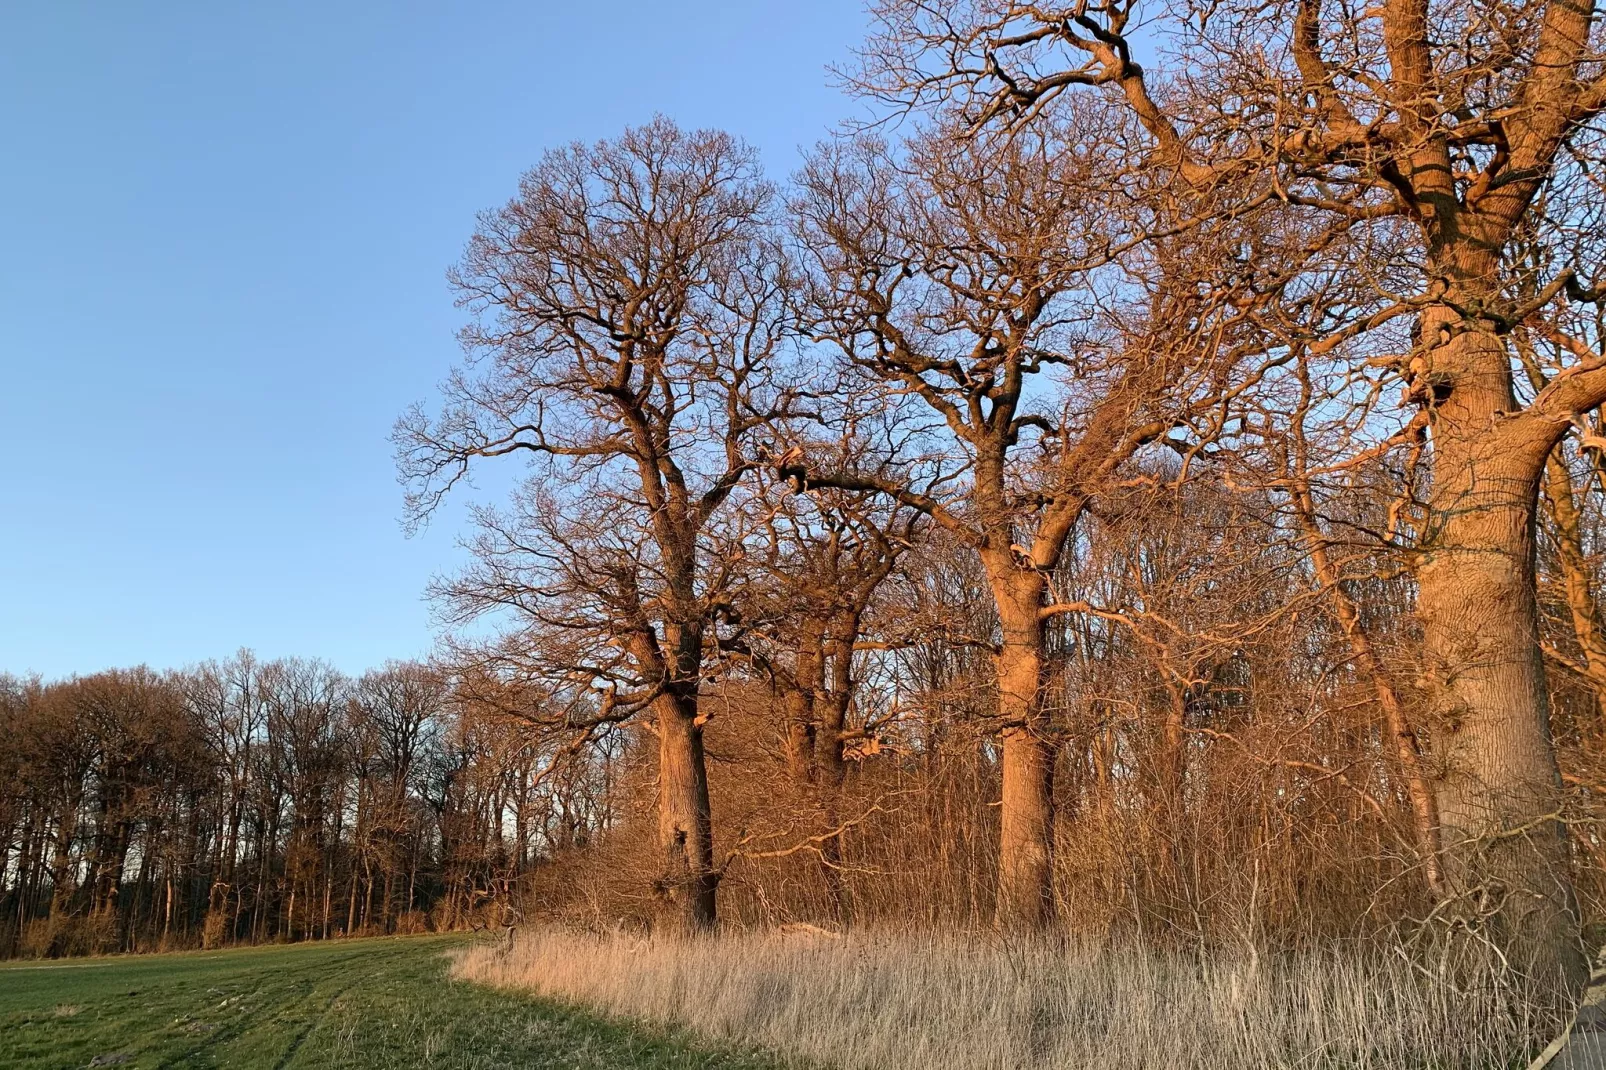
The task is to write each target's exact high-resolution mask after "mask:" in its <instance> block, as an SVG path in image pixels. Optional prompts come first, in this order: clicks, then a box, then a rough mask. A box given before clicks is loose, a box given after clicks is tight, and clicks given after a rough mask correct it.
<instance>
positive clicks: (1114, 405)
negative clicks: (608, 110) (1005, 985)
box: [782, 109, 1231, 925]
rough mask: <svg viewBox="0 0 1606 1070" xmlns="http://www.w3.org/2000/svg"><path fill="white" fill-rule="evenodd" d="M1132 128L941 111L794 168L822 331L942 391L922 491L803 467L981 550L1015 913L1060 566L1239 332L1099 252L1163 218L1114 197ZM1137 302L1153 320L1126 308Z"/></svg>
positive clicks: (1036, 834) (1191, 402)
mask: <svg viewBox="0 0 1606 1070" xmlns="http://www.w3.org/2000/svg"><path fill="white" fill-rule="evenodd" d="M1123 137H1124V133H1123V132H1122V131H1121V130H1120V129H1119V127H1118V126H1113V125H1111V124H1109V123H1108V122H1106V121H1105V116H1104V113H1103V112H1101V111H1098V110H1095V109H1084V110H1082V111H1078V112H1077V113H1076V114H1073V115H1065V116H1061V117H1060V118H1059V119H1058V120H1056V121H1055V122H1052V123H1050V122H1045V123H1044V124H1043V125H1041V126H1039V127H1036V128H1034V129H1033V130H1032V131H1031V132H1030V133H1029V134H1028V135H1026V136H1023V137H1019V138H1015V139H1012V140H1009V141H1004V142H994V141H983V140H977V139H970V140H963V139H956V138H955V137H954V136H953V133H952V131H949V130H944V129H941V128H939V129H936V130H934V131H932V132H930V133H928V134H925V135H923V136H920V137H917V138H915V139H914V140H911V141H910V142H908V143H907V144H905V145H904V146H902V147H901V149H900V150H899V151H897V152H894V151H893V150H892V149H891V148H889V147H888V146H887V145H885V144H884V143H881V142H879V141H877V140H874V139H859V140H857V141H853V142H849V143H845V144H838V145H831V146H827V147H826V148H825V149H823V150H822V151H821V153H820V154H819V155H817V156H816V158H815V159H814V160H813V161H811V163H810V164H809V166H808V168H807V169H806V170H805V172H804V173H803V175H802V176H801V178H800V185H801V191H800V193H799V195H798V199H797V212H798V215H799V217H800V219H801V223H800V228H801V234H802V242H803V244H804V245H805V246H806V247H807V249H808V250H809V251H810V254H811V255H812V256H813V257H814V258H815V264H816V275H817V283H816V285H817V287H818V294H817V296H816V298H815V311H814V323H815V327H814V329H815V331H816V333H817V334H818V335H819V336H821V337H822V338H825V339H829V340H830V341H831V342H832V343H834V344H835V345H836V346H837V347H838V348H839V349H840V350H841V352H842V353H843V354H844V355H845V357H846V358H847V360H848V361H849V362H851V364H852V365H853V366H854V367H856V368H857V369H858V370H859V371H860V372H861V373H862V374H863V375H865V376H866V377H867V378H868V379H869V380H871V381H874V382H879V383H881V384H884V385H885V386H886V387H887V388H888V390H889V393H888V395H887V396H888V403H889V404H893V403H895V402H896V401H899V400H901V399H915V403H918V404H924V405H925V406H926V407H928V408H929V410H930V411H931V412H932V413H933V414H934V415H935V417H936V422H937V428H936V429H933V430H932V431H930V432H924V433H921V434H917V435H916V436H914V438H913V439H912V441H911V443H910V448H911V450H912V451H913V452H914V455H916V456H918V455H921V454H924V455H925V456H926V457H927V458H928V461H929V463H928V464H927V466H926V467H927V469H928V470H929V473H930V475H929V477H928V479H927V485H926V487H925V488H924V489H917V487H916V486H915V485H912V484H911V483H910V482H908V481H898V480H889V479H887V478H884V477H882V476H878V475H876V474H874V473H870V472H865V471H859V470H854V469H853V468H852V467H851V466H850V467H848V468H846V469H838V470H835V471H831V470H828V466H822V465H820V464H819V463H817V462H816V463H809V461H808V459H807V458H804V459H803V460H802V461H800V462H798V463H797V464H795V465H793V466H792V468H793V469H795V471H796V473H797V477H798V478H799V479H800V480H801V481H802V482H803V483H804V484H805V485H816V486H832V487H837V488H841V489H846V490H860V491H862V490H875V491H879V492H882V493H885V494H887V495H889V496H891V497H893V498H895V499H897V500H898V501H900V502H902V503H904V504H905V505H907V506H909V507H911V508H915V509H919V510H922V511H924V512H926V513H928V514H929V515H931V516H932V517H933V519H934V520H935V522H936V523H937V524H938V525H940V526H942V527H943V528H945V529H947V530H948V531H949V532H951V533H953V534H954V535H955V536H956V537H957V538H959V539H960V540H961V541H962V542H963V543H964V544H965V545H966V546H967V547H969V548H970V549H971V550H972V551H974V552H975V553H977V554H979V555H980V557H981V560H982V563H983V565H984V567H985V568H986V571H987V576H988V580H989V583H990V585H991V588H992V595H993V600H994V603H995V606H996V610H997V614H998V622H999V634H998V638H997V645H996V651H995V661H996V667H997V680H998V710H997V730H998V732H999V733H1000V735H1001V736H1002V739H1003V789H1002V790H1003V807H1002V832H1001V843H1000V856H999V857H1000V863H999V887H998V906H997V915H998V920H999V921H1000V923H1003V924H1024V925H1035V924H1040V923H1042V922H1043V921H1045V920H1046V919H1047V918H1048V916H1049V914H1050V913H1051V909H1050V906H1051V895H1050V877H1051V874H1052V870H1053V861H1052V851H1051V847H1052V843H1053V838H1054V837H1053V812H1052V810H1053V807H1052V799H1053V788H1052V771H1053V765H1054V747H1053V734H1052V732H1051V731H1050V728H1049V726H1048V724H1047V723H1046V721H1045V719H1044V716H1043V710H1042V705H1041V693H1042V675H1043V643H1044V628H1045V622H1046V621H1047V620H1048V618H1050V617H1052V616H1053V615H1055V614H1056V613H1059V612H1065V611H1067V609H1066V608H1065V607H1056V606H1054V605H1053V604H1052V601H1053V600H1052V599H1051V598H1049V597H1048V595H1049V593H1050V592H1049V585H1048V578H1049V576H1050V574H1051V573H1052V572H1053V570H1054V568H1055V567H1056V565H1057V563H1058V561H1059V560H1060V558H1061V555H1062V554H1063V553H1064V550H1065V546H1066V544H1067V540H1068V539H1069V537H1070V534H1071V532H1072V531H1073V529H1074V528H1075V526H1076V524H1077V521H1078V520H1079V518H1080V517H1081V516H1082V514H1083V512H1084V510H1085V509H1086V508H1087V506H1088V503H1089V502H1090V501H1091V500H1092V498H1093V497H1094V496H1095V495H1096V494H1098V493H1099V491H1100V490H1102V489H1105V488H1106V487H1107V485H1108V484H1109V482H1110V481H1111V479H1112V478H1113V476H1114V474H1115V473H1116V472H1117V471H1118V470H1119V469H1120V468H1121V466H1122V465H1123V464H1125V463H1126V462H1127V461H1128V460H1129V459H1130V458H1132V457H1133V456H1134V455H1135V454H1136V452H1137V451H1138V450H1139V449H1140V448H1142V447H1143V446H1144V445H1146V444H1148V443H1150V442H1154V441H1155V440H1157V439H1159V438H1161V437H1162V436H1164V435H1165V434H1166V433H1167V432H1169V431H1170V430H1172V429H1173V428H1174V427H1176V426H1178V425H1180V424H1183V423H1185V422H1187V420H1188V418H1189V415H1190V414H1197V413H1200V412H1205V411H1209V410H1210V408H1211V404H1212V401H1211V400H1210V399H1214V398H1217V397H1219V396H1220V395H1221V389H1220V384H1221V383H1222V382H1223V381H1224V380H1223V378H1222V376H1221V374H1220V366H1221V362H1220V361H1218V356H1219V354H1221V353H1223V352H1227V351H1230V349H1231V343H1230V341H1228V340H1227V334H1229V333H1230V332H1229V331H1224V326H1223V323H1222V322H1220V321H1218V320H1212V319H1211V318H1210V317H1209V316H1207V315H1201V314H1200V307H1199V306H1198V305H1197V304H1191V303H1190V302H1191V298H1192V293H1191V292H1190V289H1189V287H1188V285H1186V284H1181V285H1177V284H1175V282H1166V281H1159V280H1160V279H1161V278H1162V277H1163V276H1164V275H1165V273H1166V269H1165V267H1164V266H1161V267H1160V270H1159V271H1157V272H1155V273H1154V275H1152V276H1151V277H1150V278H1148V279H1145V278H1144V277H1143V273H1142V271H1138V272H1135V273H1133V274H1131V275H1122V273H1121V272H1120V271H1119V270H1110V271H1109V272H1107V273H1106V271H1105V270H1104V269H1107V268H1110V266H1111V265H1112V263H1113V261H1114V259H1115V250H1116V249H1118V248H1122V247H1126V246H1128V245H1129V244H1130V238H1131V235H1132V234H1134V233H1142V232H1143V231H1144V228H1145V227H1146V226H1149V225H1151V224H1152V221H1153V217H1152V215H1147V216H1146V214H1145V212H1144V211H1143V210H1142V209H1134V208H1133V206H1132V205H1130V204H1128V205H1127V206H1125V207H1126V208H1127V209H1129V210H1127V211H1117V207H1116V205H1115V204H1114V203H1113V202H1110V201H1108V200H1106V199H1105V198H1104V195H1105V194H1106V193H1107V191H1108V190H1109V188H1110V186H1111V183H1112V180H1113V176H1112V175H1111V174H1110V173H1109V169H1110V167H1111V166H1112V165H1111V164H1110V161H1112V160H1115V161H1116V162H1115V164H1114V165H1113V166H1114V168H1115V169H1116V170H1117V171H1118V170H1119V169H1120V167H1121V166H1122V165H1121V164H1120V162H1119V153H1118V152H1117V151H1116V150H1117V148H1118V146H1119V145H1120V144H1121V141H1122V138H1123ZM1133 228H1136V229H1133ZM1204 248H1205V245H1204V243H1202V242H1200V243H1195V244H1194V245H1193V247H1192V248H1191V249H1190V250H1189V252H1190V253H1191V254H1192V255H1195V256H1197V255H1200V254H1201V252H1202V251H1203V250H1204ZM1180 252H1181V251H1180V250H1173V253H1180ZM1186 255H1187V254H1182V255H1180V256H1179V257H1178V262H1180V261H1181V260H1182V259H1184V258H1185V256H1186ZM1158 263H1159V262H1158V261H1150V262H1149V263H1148V264H1147V265H1145V266H1146V267H1147V268H1149V269H1153V268H1154V267H1156V265H1157V264H1158ZM1151 284H1152V285H1151ZM1134 303H1135V304H1136V309H1135V310H1134V308H1133V305H1134ZM1117 308H1119V309H1120V310H1121V312H1122V315H1115V316H1112V315H1111V312H1112V310H1114V309H1117ZM1133 317H1135V318H1136V320H1137V322H1139V323H1147V324H1152V325H1154V328H1155V329H1154V331H1152V332H1151V333H1150V334H1148V335H1147V336H1145V335H1144V334H1143V333H1142V330H1141V329H1139V330H1128V329H1126V328H1125V327H1124V326H1118V325H1124V324H1127V323H1129V322H1130V321H1131V319H1132V318H1133ZM1162 324H1163V325H1164V326H1163V335H1162V333H1161V330H1160V325H1162ZM1055 373H1058V377H1059V383H1058V384H1057V389H1058V391H1060V392H1059V393H1057V392H1056V384H1054V382H1053V380H1054V377H1055ZM1206 422H1207V423H1208V422H1209V421H1206ZM945 436H946V437H945ZM782 470H783V471H787V470H788V468H787V467H786V465H784V464H783V466H782Z"/></svg>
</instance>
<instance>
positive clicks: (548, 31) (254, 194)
mask: <svg viewBox="0 0 1606 1070" xmlns="http://www.w3.org/2000/svg"><path fill="white" fill-rule="evenodd" d="M864 25H865V20H864V16H863V14H862V10H861V4H860V0H808V2H806V3H798V2H796V0H726V2H711V0H697V2H692V0H685V2H660V3H651V2H631V3H603V2H595V0H593V2H579V3H559V2H555V0H545V2H543V0H526V2H522V3H521V2H516V0H496V2H469V3H452V4H447V3H438V4H428V5H426V4H419V3H378V2H372V3H357V2H333V3H329V2H324V3H311V2H305V0H298V2H275V3H261V4H243V3H221V4H219V3H203V2H200V0H193V2H189V0H186V2H179V0H164V2H162V3H152V4H129V3H105V2H96V3H90V2H87V0H48V2H38V3H16V4H6V5H4V8H3V10H0V137H3V139H4V141H3V148H0V153H3V156H0V158H3V160H4V163H3V165H0V671H11V672H29V671H34V672H40V673H43V674H45V675H47V676H58V675H65V674H68V673H72V672H91V671H94V670H97V669H100V668H104V667H108V666H112V665H131V664H137V663H141V662H143V663H146V664H149V665H151V666H153V667H157V668H165V667H169V666H178V665H183V664H186V663H189V662H193V661H196V660H200V659H202V658H207V657H214V656H224V655H227V654H229V653H231V652H232V651H233V650H234V649H235V648H237V647H240V646H249V647H252V648H254V649H255V650H257V651H258V652H259V653H260V654H262V655H264V656H269V657H272V656H279V655H284V654H303V655H316V656H321V657H326V658H329V659H330V660H332V661H333V662H334V663H335V664H336V665H338V666H339V667H341V668H343V669H347V670H353V671H354V670H359V669H361V668H363V667H365V666H367V665H370V664H376V663H378V662H380V661H382V660H383V659H384V658H386V657H408V656H415V655H420V654H424V653H427V652H428V650H429V649H430V647H431V645H432V642H433V632H432V629H431V621H430V616H429V607H428V605H427V604H426V603H425V602H424V601H423V598H422V592H423V589H424V586H425V584H426V582H427V580H428V579H429V577H430V575H431V574H433V573H436V572H440V571H444V570H449V569H451V568H453V567H454V565H455V564H456V563H457V562H460V561H461V551H459V550H458V549H457V546H456V538H457V536H458V535H459V534H460V533H461V518H462V513H461V510H457V511H455V512H452V513H450V514H449V515H447V516H445V517H443V518H442V519H440V520H438V521H437V522H436V523H435V525H434V526H433V527H431V528H430V529H429V530H428V531H427V532H425V533H424V534H423V535H421V536H418V537H415V538H413V539H407V538H405V537H404V536H403V534H402V533H401V530H400V528H399V526H398V524H397V517H398V516H399V514H400V504H401V498H400V489H399V488H398V486H397V485H396V482H395V474H394V469H393V467H392V462H391V455H390V447H389V443H388V441H387V435H388V434H389V430H390V426H391V423H392V422H393V421H394V420H395V418H396V416H397V415H398V414H399V413H400V411H401V410H402V408H403V407H404V406H406V405H407V404H408V403H409V402H411V401H413V400H415V399H428V398H431V397H432V396H433V388H434V384H435V383H436V382H437V381H438V380H439V379H440V378H441V377H442V376H443V375H444V374H445V372H446V371H447V369H448V368H449V366H450V365H451V363H452V362H453V361H454V360H455V359H456V358H457V355H458V350H457V346H456V342H455V340H454V338H453V332H454V331H455V329H456V328H457V326H458V325H459V323H460V322H461V318H462V316H461V313H460V312H459V311H458V310H457V309H455V308H454V307H453V304H452V297H451V294H450V292H449V291H448V289H447V287H446V284H445V282H444V279H443V274H444V271H445V269H446V267H447V266H448V265H449V264H450V263H451V262H452V261H453V260H455V259H456V257H457V255H458V253H459V252H460V250H461V248H462V246H463V244H464V241H465V240H466V239H467V237H468V235H469V232H470V230H471V229H472V227H473V222H474V214H475V212H477V211H479V210H481V209H484V208H489V207H492V206H494V205H496V204H499V203H500V202H502V201H503V200H505V199H506V198H507V197H508V196H510V195H511V194H512V192H513V190H514V188H515V184H516V181H517V178H518V176H519V174H520V173H521V172H522V171H523V170H525V169H526V168H527V167H529V166H530V165H531V164H533V163H534V162H535V160H536V158H537V156H538V155H539V154H540V152H541V150H542V149H543V148H545V147H549V146H553V145H557V144H560V143H563V142H566V141H569V140H572V139H575V138H581V139H585V140H592V139H595V138H599V137H605V136H609V135H612V134H614V133H616V132H617V131H618V130H619V129H621V128H622V127H623V126H625V125H627V124H630V123H635V122H641V121H643V120H645V119H647V118H648V117H649V116H651V115H652V113H653V112H655V111H661V112H663V113H665V114H667V115H669V116H670V117H672V118H674V119H676V120H677V121H679V122H681V123H682V124H685V125H695V126H703V125H711V126H721V127H724V128H726V129H728V130H731V131H732V132H734V133H738V134H740V135H742V136H744V137H746V138H747V139H748V140H750V141H751V142H753V143H754V144H756V145H757V146H758V147H759V148H760V149H761V150H762V151H763V153H764V156H765V160H766V163H767V164H768V166H769V168H770V170H771V171H772V172H773V173H774V174H776V175H777V176H781V175H784V174H785V173H787V172H788V171H790V170H791V169H792V168H793V167H794V166H795V164H796V162H797V158H798V157H797V152H798V149H799V147H800V146H806V145H809V144H812V143H813V142H814V141H815V140H816V139H817V138H818V137H819V136H820V135H821V134H822V133H823V131H824V130H825V128H826V127H827V126H829V125H830V124H831V123H833V122H834V121H836V120H837V119H839V118H841V117H842V116H844V115H848V114H851V113H853V112H854V111H855V110H856V107H857V106H856V105H855V104H854V103H853V102H851V101H849V100H847V99H845V98H843V97H842V96H841V95H840V94H839V93H838V92H837V91H836V90H835V89H834V88H832V87H831V85H830V80H829V77H828V75H827V73H826V70H825V67H826V65H827V64H829V63H832V62H835V61H840V60H842V59H844V58H845V57H846V56H847V54H848V51H849V49H850V48H851V47H852V46H853V45H854V44H856V43H857V42H858V41H859V40H860V38H861V37H862V34H863V28H864Z"/></svg>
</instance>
